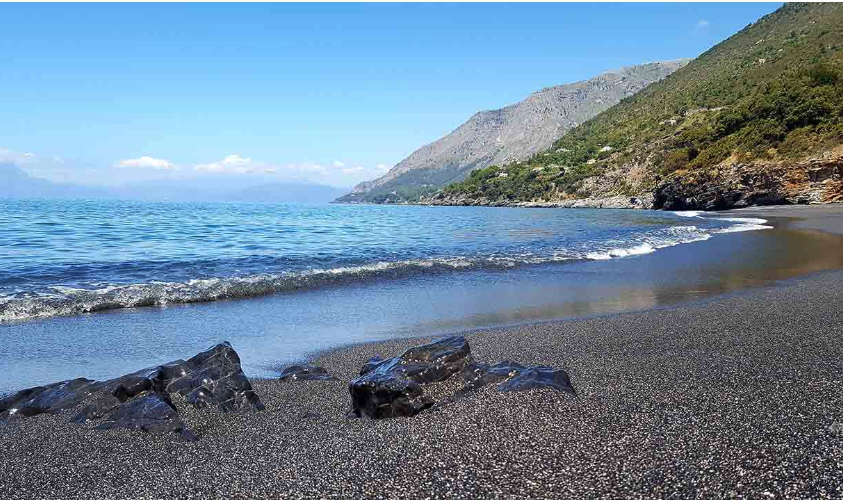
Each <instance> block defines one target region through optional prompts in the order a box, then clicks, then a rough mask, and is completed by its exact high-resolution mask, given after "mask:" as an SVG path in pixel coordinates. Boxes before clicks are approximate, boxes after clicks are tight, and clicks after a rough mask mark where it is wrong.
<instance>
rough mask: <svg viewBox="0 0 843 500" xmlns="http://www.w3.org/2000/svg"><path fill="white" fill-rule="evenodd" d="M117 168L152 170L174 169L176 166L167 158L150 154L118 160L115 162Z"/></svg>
mask: <svg viewBox="0 0 843 500" xmlns="http://www.w3.org/2000/svg"><path fill="white" fill-rule="evenodd" d="M116 166H117V168H150V169H153V170H175V169H176V168H177V167H176V165H175V164H174V163H172V162H170V161H169V160H164V159H162V158H153V157H151V156H141V157H140V158H130V159H128V160H120V161H118V162H117V163H116Z"/></svg>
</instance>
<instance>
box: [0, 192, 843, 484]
mask: <svg viewBox="0 0 843 500" xmlns="http://www.w3.org/2000/svg"><path fill="white" fill-rule="evenodd" d="M742 213H747V214H756V213H760V214H764V213H766V214H768V215H778V216H782V217H793V216H798V217H802V218H803V219H804V220H803V221H801V222H799V224H803V227H805V228H811V227H813V228H821V229H824V230H828V231H831V232H841V231H840V230H841V229H843V228H841V226H843V224H841V219H843V217H841V216H840V215H839V214H841V210H840V209H839V207H837V208H823V207H820V208H818V209H814V210H811V209H800V208H793V209H787V208H785V209H779V210H775V209H774V210H766V211H765V210H760V211H742ZM762 216H763V215H762ZM812 224H813V226H812ZM841 251H843V249H841ZM805 258H806V259H810V255H806V256H805ZM466 339H467V340H468V342H469V344H470V347H471V351H472V354H473V356H474V357H475V358H476V359H479V360H482V361H484V362H491V363H494V362H498V361H503V360H514V361H517V362H520V363H524V364H531V365H532V364H538V365H548V366H552V367H557V368H563V369H565V370H566V371H567V372H568V374H569V375H570V379H571V383H572V384H573V386H574V388H575V389H576V392H577V395H576V396H573V395H571V394H568V393H565V392H558V391H554V390H548V389H544V390H530V391H524V392H499V391H497V390H495V388H494V386H488V387H484V388H482V389H479V390H477V391H476V392H474V393H472V394H470V395H468V396H467V397H464V398H459V399H455V400H450V399H448V398H444V397H439V396H440V394H446V393H448V392H449V391H452V390H453V389H454V386H455V385H456V384H459V381H457V380H456V379H453V378H452V379H450V380H448V381H445V382H442V383H439V384H435V385H433V386H431V387H429V388H425V391H426V392H429V393H430V395H431V396H432V397H434V399H437V400H438V401H443V402H441V403H438V404H435V405H434V406H433V407H432V408H430V409H428V410H424V411H422V412H420V413H419V414H418V415H416V416H414V417H407V418H391V419H384V420H369V419H361V418H350V417H349V409H350V398H349V391H348V381H350V380H351V379H353V378H354V377H356V376H357V375H358V372H359V371H360V368H361V366H362V365H363V363H365V362H366V360H368V359H369V358H370V357H372V356H374V355H380V356H382V357H389V356H394V355H397V354H399V353H401V351H403V350H404V349H406V348H408V347H410V346H413V345H417V344H421V343H423V342H424V341H426V340H429V339H402V340H394V341H387V342H382V343H376V344H365V345H358V346H352V347H348V348H344V349H339V350H335V351H331V352H329V353H327V354H324V355H321V356H320V357H318V358H316V359H313V360H311V362H312V363H313V364H316V365H319V366H322V367H324V368H325V369H326V370H327V371H328V373H330V374H332V375H334V376H336V377H337V378H338V379H339V380H336V381H279V380H253V381H252V384H253V386H254V389H255V391H256V393H257V394H258V395H259V396H260V398H261V400H262V401H263V403H264V404H265V406H266V409H265V410H263V411H257V412H233V413H221V412H219V411H213V410H196V409H193V408H192V407H190V406H188V405H186V404H184V402H183V401H179V400H178V399H177V398H174V402H175V403H176V404H177V406H178V407H179V411H180V413H181V415H182V418H183V419H184V421H185V422H186V423H187V424H188V425H189V427H190V429H191V430H192V431H193V433H194V434H195V435H196V436H197V437H198V440H197V441H195V442H185V441H183V440H179V439H175V438H174V437H173V435H170V434H148V433H143V432H140V431H129V430H108V431H100V430H94V429H93V428H92V427H91V426H88V425H79V424H73V423H69V422H68V421H67V417H66V416H62V415H47V414H44V415H38V416H35V417H31V418H25V419H19V420H12V421H10V422H8V423H5V424H0V440H2V447H0V497H2V498H127V497H129V498H172V497H178V498H207V497H225V498H232V497H284V498H297V497H303V498H320V497H339V498H350V497H354V498H356V497H372V498H397V497H407V498H478V497H479V498H524V497H531V498H533V497H535V498H547V497H554V498H593V497H612V498H617V497H624V498H637V497H643V498H652V497H660V498H661V497H680V498H687V497H731V496H738V497H747V498H763V497H770V498H783V497H787V498H840V497H843V271H828V272H823V273H819V274H814V275H810V276H806V277H802V278H798V279H792V280H788V281H784V282H780V283H778V284H776V285H775V286H770V287H765V288H756V289H750V290H745V291H742V292H738V293H731V294H728V295H723V296H719V297H716V298H713V299H707V300H704V301H699V302H693V303H687V304H684V305H680V306H675V307H670V308H661V309H654V310H649V311H642V312H633V313H625V314H616V315H610V316H601V317H592V318H585V319H572V320H565V321H556V322H550V323H541V324H533V325H526V326H518V327H512V328H500V329H490V330H483V331H477V332H471V333H468V334H466Z"/></svg>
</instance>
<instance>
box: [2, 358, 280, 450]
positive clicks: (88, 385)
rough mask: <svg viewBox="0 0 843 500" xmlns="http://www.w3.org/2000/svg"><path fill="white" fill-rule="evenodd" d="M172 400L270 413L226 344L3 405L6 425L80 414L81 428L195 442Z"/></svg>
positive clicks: (44, 389) (45, 389)
mask: <svg viewBox="0 0 843 500" xmlns="http://www.w3.org/2000/svg"><path fill="white" fill-rule="evenodd" d="M171 394H180V395H182V396H184V398H185V400H186V401H187V402H188V403H190V404H192V405H193V406H195V407H197V408H204V407H208V406H214V407H217V408H219V409H221V410H223V411H232V410H241V409H254V410H262V409H263V408H264V406H263V403H261V400H260V398H259V397H258V395H257V394H256V393H255V391H254V390H253V389H252V385H251V383H250V382H249V380H248V379H247V378H246V375H245V374H244V373H243V370H242V369H241V367H240V358H239V357H238V356H237V353H236V352H235V351H234V349H233V348H232V347H231V345H230V344H229V343H228V342H223V343H222V344H218V345H216V346H214V347H212V348H210V349H208V350H207V351H204V352H201V353H199V354H197V355H196V356H193V357H192V358H190V359H188V360H187V361H184V360H177V361H173V362H171V363H167V364H165V365H161V366H157V367H154V368H146V369H144V370H139V371H137V372H134V373H130V374H128V375H123V376H122V377H118V378H115V379H111V380H106V381H102V382H97V381H94V380H88V379H83V378H80V379H73V380H67V381H64V382H58V383H55V384H50V385H46V386H41V387H33V388H31V389H24V390H22V391H19V392H17V393H15V394H12V395H11V396H7V397H5V398H3V399H0V421H3V420H8V419H10V418H16V417H21V416H23V417H28V416H32V415H37V414H39V413H60V412H64V411H67V410H71V409H75V410H77V411H76V413H75V416H74V417H73V419H72V421H74V422H77V423H82V422H86V421H90V420H100V419H105V422H104V423H103V424H101V425H100V426H98V427H97V428H113V427H126V428H136V429H143V430H147V431H149V432H170V431H172V432H177V433H179V434H180V435H182V437H185V438H186V439H190V438H191V436H192V434H190V433H189V431H187V430H186V429H185V428H184V425H183V424H182V423H181V420H180V419H179V418H178V414H177V413H176V408H175V406H174V405H173V403H172V401H171V400H170V395H171ZM167 408H170V410H167ZM170 412H171V413H170Z"/></svg>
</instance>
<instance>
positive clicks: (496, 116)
mask: <svg viewBox="0 0 843 500" xmlns="http://www.w3.org/2000/svg"><path fill="white" fill-rule="evenodd" d="M685 63H686V61H685V60H679V61H669V62H657V63H650V64H642V65H639V66H631V67H627V68H623V69H620V70H618V71H610V72H607V73H604V74H602V75H600V76H598V77H595V78H592V79H591V80H587V81H582V82H577V83H572V84H568V85H560V86H556V87H550V88H546V89H543V90H540V91H538V92H536V93H534V94H532V95H530V96H529V97H527V98H526V99H525V100H523V101H521V102H519V103H517V104H513V105H511V106H507V107H505V108H502V109H497V110H494V111H482V112H480V113H477V114H475V115H474V116H472V117H471V118H470V119H469V120H468V121H467V122H465V123H464V124H462V125H461V126H460V127H459V128H457V129H456V130H454V131H453V132H452V133H450V134H448V135H447V136H445V137H443V138H441V139H439V140H437V141H436V142H433V143H431V144H428V145H426V146H424V147H422V148H420V149H418V150H417V151H415V152H414V153H412V154H411V155H410V156H408V157H407V158H406V159H404V160H402V161H401V162H400V163H398V164H397V165H395V167H393V168H392V169H391V170H390V171H389V172H387V173H386V174H385V175H384V176H383V177H380V178H378V179H375V180H373V181H369V182H364V183H361V184H359V185H357V186H356V187H355V188H354V190H353V191H352V192H351V193H349V194H348V195H345V196H343V197H341V198H339V199H338V200H337V201H341V202H376V203H377V202H396V201H403V200H408V199H409V200H414V199H416V198H417V197H418V196H419V195H421V194H424V193H428V192H431V191H434V190H436V189H437V188H441V187H443V186H445V185H447V184H450V183H452V182H456V181H459V180H462V179H464V178H465V177H466V176H467V175H468V173H469V172H470V171H471V170H473V169H477V168H482V167H487V166H489V165H499V164H506V163H510V162H513V161H520V160H525V159H527V158H529V157H530V156H532V155H534V154H535V153H537V152H539V151H543V150H545V149H547V148H548V147H550V146H551V144H553V141H555V140H556V139H558V138H559V137H561V136H562V135H563V134H564V133H565V132H566V131H567V130H569V129H571V128H573V127H575V126H577V125H578V124H580V123H582V122H584V121H585V120H588V119H589V118H592V117H594V116H595V115H597V114H598V113H600V112H601V111H604V110H606V109H608V108H609V107H610V106H612V105H614V104H616V103H618V102H619V101H620V100H621V99H623V98H624V97H628V96H630V95H633V94H634V93H636V92H638V91H639V90H641V89H642V88H644V87H646V86H647V85H649V84H650V83H652V82H654V81H657V80H660V79H662V78H664V77H665V76H667V75H669V74H670V73H672V72H673V71H675V70H676V69H678V68H680V67H681V66H682V65H684V64H685Z"/></svg>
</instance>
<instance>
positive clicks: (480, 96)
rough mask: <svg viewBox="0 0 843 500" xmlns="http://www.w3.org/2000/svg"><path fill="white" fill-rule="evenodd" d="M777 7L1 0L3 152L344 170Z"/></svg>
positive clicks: (62, 164)
mask: <svg viewBox="0 0 843 500" xmlns="http://www.w3.org/2000/svg"><path fill="white" fill-rule="evenodd" d="M779 5H780V4H769V3H767V4H761V3H753V4H728V3H716V4H629V3H626V4H84V5H71V4H49V5H47V4H0V18H2V19H3V20H4V22H3V29H2V31H0V65H2V71H0V162H3V161H5V162H6V163H15V164H17V165H19V166H21V167H22V168H24V169H25V170H27V171H29V172H30V173H31V174H33V175H36V176H40V177H45V178H49V179H52V180H62V181H69V182H76V183H84V184H112V185H113V184H121V183H125V182H132V181H138V180H146V179H172V180H173V182H190V181H191V179H194V178H196V177H197V176H203V175H206V176H221V175H231V176H234V175H241V176H243V175H258V176H260V177H261V178H263V177H265V178H267V179H282V180H291V179H294V180H307V181H313V182H319V183H324V184H330V185H336V186H350V185H352V184H354V183H356V182H359V181H361V180H365V179H369V178H373V177H376V176H377V175H379V174H380V173H382V171H384V170H385V169H386V168H388V167H391V166H392V165H394V164H395V163H396V162H398V161H400V160H401V159H402V158H403V157H405V156H406V155H407V154H409V153H411V152H412V151H413V150H415V149H416V148H418V147H419V146H421V145H423V144H426V143H428V142H431V141H433V140H435V139H437V138H438V137H440V136H442V135H444V134H446V133H448V132H450V131H451V130H453V129H454V128H455V127H457V126H458V125H459V124H460V123H462V122H463V121H465V120H466V119H467V118H468V117H469V116H471V115H472V114H473V113H474V112H476V111H479V110H482V109H491V108H498V107H501V106H504V105H506V104H510V103H513V102H516V101H518V100H520V99H523V98H524V97H525V96H526V95H527V94H529V93H530V92H532V91H535V90H538V89H540V88H542V87H546V86H551V85H558V84H561V83H567V82H572V81H577V80H582V79H587V78H590V77H592V76H594V75H596V74H599V73H601V72H603V71H606V70H609V69H613V68H617V67H620V66H624V65H631V64H639V63H643V62H649V61H658V60H667V59H676V58H680V57H694V56H696V55H698V54H700V53H701V52H703V51H705V50H707V49H708V48H709V47H711V46H712V45H714V44H716V43H717V42H719V41H721V40H723V39H725V38H727V37H728V36H730V35H731V34H732V33H734V32H735V31H737V30H739V29H741V28H743V27H744V26H746V25H747V24H749V23H751V22H753V21H755V20H756V19H758V18H759V17H761V16H762V15H764V14H766V13H769V12H772V11H773V10H775V9H776V8H777V7H778V6H779ZM256 172H257V174H256Z"/></svg>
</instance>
